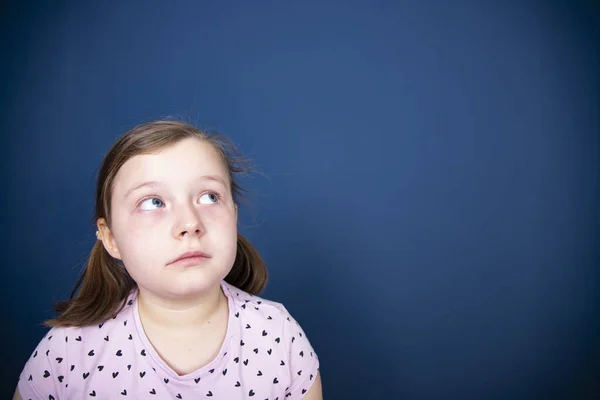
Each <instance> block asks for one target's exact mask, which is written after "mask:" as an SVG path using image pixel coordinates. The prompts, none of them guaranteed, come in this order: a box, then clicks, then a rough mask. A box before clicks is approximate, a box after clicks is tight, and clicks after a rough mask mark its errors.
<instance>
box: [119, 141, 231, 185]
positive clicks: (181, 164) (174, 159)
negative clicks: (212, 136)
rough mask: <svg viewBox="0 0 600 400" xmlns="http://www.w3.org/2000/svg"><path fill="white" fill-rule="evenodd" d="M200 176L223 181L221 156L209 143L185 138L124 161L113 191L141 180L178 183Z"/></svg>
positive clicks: (225, 176)
mask: <svg viewBox="0 0 600 400" xmlns="http://www.w3.org/2000/svg"><path fill="white" fill-rule="evenodd" d="M202 176H210V177H214V178H217V180H219V179H220V180H223V181H224V182H227V180H228V171H227V169H226V168H225V163H224V161H223V159H222V156H221V155H220V154H219V152H218V151H217V150H216V149H215V148H214V147H213V145H211V144H210V143H207V142H205V141H201V140H198V139H185V140H182V141H180V142H178V143H176V144H174V145H172V146H169V147H167V148H165V149H162V150H161V151H159V152H156V153H152V154H139V155H136V156H133V157H132V158H130V159H129V160H127V161H126V162H125V163H124V164H123V166H122V167H121V168H120V169H119V171H118V172H117V175H116V177H115V182H114V189H115V194H117V193H116V192H124V191H127V190H129V189H131V187H132V186H135V185H136V184H140V183H143V181H157V182H164V183H165V184H168V183H173V184H178V183H186V182H189V181H195V180H197V179H198V178H199V177H202Z"/></svg>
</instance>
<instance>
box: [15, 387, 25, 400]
mask: <svg viewBox="0 0 600 400" xmlns="http://www.w3.org/2000/svg"><path fill="white" fill-rule="evenodd" d="M13 400H23V398H22V397H21V393H19V388H16V389H15V394H14V395H13Z"/></svg>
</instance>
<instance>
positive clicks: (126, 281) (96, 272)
mask: <svg viewBox="0 0 600 400" xmlns="http://www.w3.org/2000/svg"><path fill="white" fill-rule="evenodd" d="M79 287H81V289H80V290H79V292H77V290H78V289H79ZM134 287H135V282H134V281H133V279H132V278H131V277H130V276H129V274H128V273H127V271H126V270H125V268H123V267H122V266H121V264H120V263H119V261H117V260H116V259H115V258H113V257H112V256H111V255H110V254H108V252H107V251H106V249H105V248H104V245H103V244H102V241H101V240H97V241H96V243H95V244H94V247H93V249H92V252H91V254H90V258H89V261H88V264H87V266H86V267H85V269H84V270H83V272H82V274H81V275H80V277H79V279H78V281H77V283H76V284H75V287H74V288H73V291H72V292H71V296H70V299H69V300H66V301H60V302H58V303H56V304H55V306H54V311H55V312H56V313H57V314H59V316H58V317H56V318H54V319H51V320H48V321H45V322H44V325H46V326H48V327H54V326H88V325H93V324H97V323H101V322H104V321H106V320H107V319H109V318H111V317H112V316H113V315H115V314H116V313H117V312H119V311H120V309H122V308H123V306H124V305H125V300H126V299H127V296H128V295H129V293H130V292H131V290H132V289H133V288H134ZM119 305H120V308H119Z"/></svg>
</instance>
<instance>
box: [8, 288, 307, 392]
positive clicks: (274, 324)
mask: <svg viewBox="0 0 600 400" xmlns="http://www.w3.org/2000/svg"><path fill="white" fill-rule="evenodd" d="M221 287H222V289H223V292H224V294H225V296H226V297H227V300H228V305H229V319H228V326H227V333H226V337H225V339H224V341H223V344H222V345H221V348H220V351H219V354H218V355H217V356H216V357H215V358H214V359H213V360H212V361H211V362H209V363H208V364H207V365H205V366H204V367H202V368H200V369H198V370H196V371H195V372H192V373H190V374H187V375H178V374H177V373H176V372H175V371H173V370H172V369H171V368H170V367H169V366H168V365H167V364H166V363H165V362H164V361H163V360H162V359H161V358H160V356H159V355H158V353H157V352H156V351H155V350H154V348H153V347H152V345H151V344H150V341H149V340H148V338H147V337H146V335H145V334H144V330H143V328H142V325H141V322H140V317H139V314H138V308H137V290H134V291H132V293H131V294H130V296H129V298H128V299H127V302H126V306H125V307H124V308H123V310H121V311H120V312H119V313H118V314H117V315H116V316H114V317H113V318H111V319H109V320H107V321H105V322H104V323H102V324H99V325H93V326H87V327H82V328H81V327H66V328H65V327H54V328H52V329H50V330H49V331H48V332H47V334H46V335H45V336H44V337H43V338H42V340H41V341H40V342H39V344H38V346H37V347H36V349H35V350H34V351H33V353H32V354H31V356H30V357H29V359H28V360H27V363H26V364H25V367H24V368H23V370H22V372H21V375H20V377H19V383H18V388H19V392H20V394H21V397H22V398H23V399H24V400H30V399H31V400H34V399H35V400H38V399H40V400H41V399H43V400H66V399H77V400H82V399H103V400H106V399H127V398H131V399H161V400H162V399H211V398H212V399H226V400H236V399H260V400H264V399H269V400H297V399H301V398H302V397H303V395H304V394H305V393H306V392H307V391H308V390H309V389H310V388H311V386H312V384H313V382H314V380H315V378H316V376H317V373H318V370H319V360H318V358H317V354H316V353H315V351H314V349H313V348H312V347H311V344H310V342H309V341H308V339H307V337H306V335H305V334H304V331H303V330H302V328H301V327H300V325H299V324H298V323H297V321H296V320H295V319H294V318H293V317H292V316H291V315H290V314H289V312H288V311H287V310H286V308H285V307H284V306H283V305H282V304H280V303H277V302H273V301H269V300H265V299H262V298H261V297H258V296H254V295H251V294H248V293H246V292H244V291H242V290H240V289H238V288H236V287H234V286H233V285H230V284H228V283H227V282H225V281H222V282H221Z"/></svg>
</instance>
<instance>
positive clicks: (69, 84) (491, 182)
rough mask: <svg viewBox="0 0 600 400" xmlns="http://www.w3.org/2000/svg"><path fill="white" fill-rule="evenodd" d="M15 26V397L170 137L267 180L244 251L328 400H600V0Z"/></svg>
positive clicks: (5, 241) (65, 19)
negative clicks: (266, 275) (297, 327)
mask: <svg viewBox="0 0 600 400" xmlns="http://www.w3.org/2000/svg"><path fill="white" fill-rule="evenodd" d="M5 4H7V3H5ZM8 4H9V5H8V6H3V10H4V11H3V14H2V24H0V25H1V28H0V33H1V34H2V42H1V45H2V63H1V67H0V68H1V73H2V76H4V79H3V85H2V87H3V89H2V91H1V92H0V101H1V103H0V105H1V108H0V109H1V110H2V111H1V112H2V115H1V118H0V129H1V131H0V132H1V134H2V151H3V157H2V160H3V164H4V165H3V166H4V168H3V169H2V173H3V180H2V181H3V188H4V192H5V195H4V196H2V198H1V203H0V206H1V207H2V210H4V212H3V213H2V214H1V216H0V220H1V221H2V226H3V228H2V229H1V231H2V238H1V240H0V242H1V245H2V252H3V255H4V257H3V261H2V270H3V271H4V272H5V275H4V277H5V280H4V282H3V283H2V285H3V287H2V289H3V290H2V304H4V305H5V306H4V310H3V311H4V317H3V321H4V326H3V328H2V338H1V339H2V343H3V345H2V348H3V355H2V358H3V359H2V362H1V363H0V364H1V368H2V397H3V398H4V397H7V396H9V393H12V391H13V389H14V385H15V384H16V378H17V376H18V374H19V372H20V369H21V368H22V366H23V363H24V362H25V360H26V359H27V357H28V356H29V354H30V352H31V351H32V350H33V348H34V346H35V345H36V344H37V342H38V340H39V339H40V338H41V337H42V335H43V333H44V329H43V328H41V327H40V326H39V324H40V322H41V321H42V320H43V319H45V318H48V317H50V316H51V315H52V314H51V311H50V307H51V303H52V302H53V301H54V300H56V299H60V298H64V297H66V296H67V295H68V293H69V291H70V289H71V287H72V285H73V284H74V282H75V278H76V276H77V274H78V272H79V271H80V269H81V267H82V265H83V262H84V260H85V258H86V257H87V254H88V252H89V250H90V249H91V246H92V244H93V241H94V236H93V232H94V227H93V225H92V223H91V217H92V208H93V185H94V179H95V173H96V170H97V167H98V164H99V162H100V161H101V159H102V156H103V155H104V153H105V152H106V151H107V149H108V148H109V146H110V144H111V143H112V141H113V140H114V139H115V138H116V137H117V136H118V135H120V134H121V133H123V132H124V131H125V130H126V129H128V128H130V127H132V126H133V125H135V124H137V123H140V122H143V121H147V120H150V119H155V118H159V117H162V116H167V115H175V116H179V117H182V118H185V119H187V120H190V121H192V122H195V123H198V124H199V125H200V126H201V127H206V128H212V129H217V130H219V131H221V132H223V133H225V134H227V135H229V136H231V137H232V138H233V139H234V140H235V141H236V142H237V143H238V144H239V145H240V147H241V150H242V151H243V152H245V153H246V154H247V155H249V156H251V157H252V158H254V160H255V161H256V164H257V165H258V167H259V168H260V169H261V170H262V171H263V172H264V173H265V174H266V176H267V177H268V179H267V178H264V177H257V178H255V179H250V180H245V181H244V182H245V183H246V185H247V186H248V188H249V189H251V190H252V191H253V192H254V193H255V196H253V197H252V198H251V200H252V207H247V208H245V209H244V216H243V223H242V228H241V230H242V232H243V233H245V234H246V235H247V236H248V237H249V238H250V239H251V240H252V241H253V242H254V243H255V244H256V246H257V247H258V249H259V250H260V251H261V252H262V254H263V255H264V257H265V259H266V261H267V262H268V266H269V269H270V274H271V279H270V286H269V287H268V289H267V291H266V294H265V296H266V297H268V298H271V299H274V300H278V301H281V302H283V303H284V304H286V306H287V307H288V308H289V309H290V310H291V312H292V313H293V314H294V315H295V316H296V318H297V319H298V320H299V321H300V322H301V324H302V325H303V326H304V328H305V330H306V331H307V332H308V334H309V338H310V339H311V341H312V343H313V345H314V347H315V348H316V349H317V351H318V353H319V355H320V358H321V362H322V375H323V385H324V394H325V398H326V399H350V398H351V399H392V398H394V399H396V398H398V399H411V400H417V399H424V400H429V399H459V398H460V399H518V398H528V399H533V398H542V396H545V397H544V398H546V399H548V398H561V399H571V398H573V399H580V398H581V399H583V398H592V397H593V395H594V394H596V395H598V393H600V384H599V379H598V378H599V377H600V295H599V289H600V285H599V284H600V273H599V266H600V211H599V205H600V186H599V184H600V72H599V71H600V56H599V54H600V45H599V42H598V38H599V33H600V28H599V27H600V18H599V14H598V8H597V7H595V6H593V5H592V4H593V2H583V1H574V2H567V1H564V2H557V1H554V2H551V1H546V2H531V1H504V2H501V1H495V2H491V1H481V2H475V1H472V2H469V1H457V2H446V1H442V0H440V1H437V2H431V1H430V2H417V1H414V2H413V1H404V2H400V1H361V2H359V1H353V2H348V1H346V2H339V3H338V4H333V3H330V2H325V1H317V0H315V1H301V2H300V1H296V2H282V1H271V2H252V1H218V2H215V1H211V2H208V1H205V2H199V1H186V2H148V1H106V0H105V1H96V2H77V1H71V2H67V1H55V2H42V1H28V2H27V1H22V2H18V3H17V2H14V1H13V2H12V3H8ZM475 4H478V5H475ZM4 392H6V394H5V393H4ZM586 396H587V397H586Z"/></svg>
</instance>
